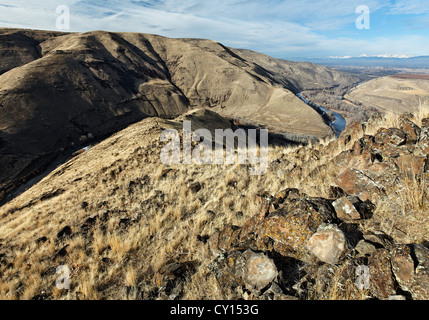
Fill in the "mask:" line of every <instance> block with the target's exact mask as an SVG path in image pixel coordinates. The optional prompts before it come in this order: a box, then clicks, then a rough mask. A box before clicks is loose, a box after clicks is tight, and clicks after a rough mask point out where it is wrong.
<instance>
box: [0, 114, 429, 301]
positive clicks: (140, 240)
mask: <svg viewBox="0 0 429 320" xmlns="http://www.w3.org/2000/svg"><path fill="white" fill-rule="evenodd" d="M428 115H429V113H428V112H427V110H425V111H424V112H422V113H420V114H416V116H415V117H414V118H412V117H411V116H410V115H407V116H403V117H396V116H391V117H387V118H379V119H376V118H374V119H371V121H370V122H368V123H365V124H364V125H362V124H358V123H356V124H354V125H352V126H350V127H349V129H348V130H347V131H345V132H343V134H342V135H341V136H340V138H339V139H337V140H327V141H324V142H323V143H321V144H317V145H314V146H305V147H295V148H284V147H279V146H272V147H270V148H269V164H270V166H269V169H268V172H267V173H266V174H265V175H263V176H252V175H250V174H249V166H248V165H238V164H235V165H214V164H213V165H196V164H193V165H180V164H178V165H171V166H167V165H163V164H162V163H161V162H160V152H161V149H162V148H163V146H164V145H165V142H161V141H160V134H161V132H162V131H163V130H164V129H176V130H181V127H182V122H183V121H184V120H189V121H191V122H192V124H193V129H194V130H195V129H198V128H206V127H207V128H208V129H210V130H211V131H213V129H215V128H219V127H221V128H224V129H226V128H229V127H230V126H231V123H230V122H229V121H225V120H224V119H222V118H220V117H219V116H218V115H216V114H214V113H212V112H211V111H209V110H204V109H202V110H195V111H191V112H188V113H187V114H185V115H183V116H180V117H179V118H177V119H175V120H165V119H160V118H149V119H145V120H143V121H141V122H139V123H136V124H134V125H131V126H129V127H128V128H126V129H125V130H122V131H120V132H118V133H117V134H115V135H113V136H112V137H110V138H108V139H106V140H104V141H103V142H101V143H100V144H98V145H96V146H94V147H93V148H91V149H90V150H88V151H86V152H84V153H82V154H80V155H78V156H76V157H75V158H73V159H71V160H70V161H68V162H67V163H65V164H64V165H62V166H60V167H59V168H58V169H57V170H55V171H53V172H52V173H51V174H49V175H48V176H47V177H46V178H44V179H43V180H42V181H41V182H40V183H38V184H37V185H35V186H33V187H32V188H31V189H29V190H28V191H26V192H25V193H23V194H22V195H20V196H19V197H17V198H15V199H14V200H12V201H11V202H10V203H8V204H7V205H5V206H3V207H0V274H1V282H0V297H1V298H5V299H102V298H105V299H228V298H229V299H367V298H376V299H398V298H401V299H402V298H407V299H428V298H429V296H428V292H429V290H428V288H429V275H428V273H427V270H429V268H428V266H429V260H428V259H427V257H428V256H429V255H428V253H429V249H428V240H429V239H428V238H427V237H428V234H429V233H428V232H429V220H428V215H427V208H428V193H427V187H428V183H427V182H428V171H427V159H428V154H429V119H427V118H425V117H427V116H428ZM394 126H395V127H394ZM58 266H67V267H68V268H69V270H70V272H71V273H70V289H69V290H65V289H58V288H57V287H56V280H57V278H58V276H59V275H58V274H56V270H57V267H58ZM240 266H243V268H240ZM365 266H366V267H368V270H369V271H368V272H369V273H370V277H369V278H367V279H366V280H368V281H369V282H366V280H365V281H363V282H362V286H363V287H362V288H361V289H359V288H358V287H357V285H356V283H358V282H357V279H356V271H357V268H358V267H359V268H361V269H362V268H363V269H362V270H366V269H365V268H364V267H365ZM261 268H264V269H263V270H264V272H262V270H261ZM261 275H263V276H261ZM398 295H399V296H398Z"/></svg>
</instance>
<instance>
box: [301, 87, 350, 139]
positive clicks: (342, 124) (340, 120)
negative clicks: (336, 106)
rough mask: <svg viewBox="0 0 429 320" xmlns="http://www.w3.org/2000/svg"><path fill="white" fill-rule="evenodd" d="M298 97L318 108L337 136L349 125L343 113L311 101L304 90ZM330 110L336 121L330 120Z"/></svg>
mask: <svg viewBox="0 0 429 320" xmlns="http://www.w3.org/2000/svg"><path fill="white" fill-rule="evenodd" d="M297 97H298V98H300V99H301V100H302V101H304V102H305V103H306V104H307V105H309V106H310V107H312V108H313V109H314V110H316V111H317V112H318V113H319V114H320V115H321V116H322V118H323V120H325V122H327V124H328V125H329V126H330V127H331V129H332V130H333V131H334V133H335V135H336V136H337V138H338V137H339V136H340V134H341V132H343V130H344V129H345V128H346V125H347V120H346V119H345V118H344V117H343V116H342V115H341V114H339V113H337V112H334V111H331V110H328V109H326V108H324V107H321V106H318V105H317V104H315V103H314V102H311V101H310V100H308V99H306V98H305V97H304V96H303V95H302V92H300V93H297ZM328 112H329V113H330V114H332V116H333V117H334V118H335V120H334V121H331V120H330V117H329V116H328Z"/></svg>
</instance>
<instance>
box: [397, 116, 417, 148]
mask: <svg viewBox="0 0 429 320" xmlns="http://www.w3.org/2000/svg"><path fill="white" fill-rule="evenodd" d="M399 129H400V130H402V131H403V132H404V133H405V135H406V138H407V143H411V144H414V143H416V142H417V141H419V139H420V134H421V129H420V128H419V127H418V126H417V125H416V124H415V123H414V122H412V121H411V117H409V116H407V115H402V116H401V117H400V118H399Z"/></svg>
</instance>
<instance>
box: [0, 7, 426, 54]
mask: <svg viewBox="0 0 429 320" xmlns="http://www.w3.org/2000/svg"><path fill="white" fill-rule="evenodd" d="M365 2H366V3H365V4H366V5H368V6H369V7H370V9H371V12H377V11H378V10H380V9H381V8H383V6H385V2H384V1H381V0H366V1H365ZM402 2H404V1H396V5H395V7H392V10H393V9H394V8H396V9H395V10H399V8H402V9H401V10H405V7H404V6H401V3H402ZM404 3H405V2H404ZM60 4H65V5H68V6H69V7H70V12H71V19H70V27H71V30H70V31H78V32H81V31H90V30H107V31H132V32H145V33H155V34H161V35H164V36H168V37H193V38H209V39H213V40H216V41H219V42H222V43H223V44H225V45H228V46H232V47H239V48H247V49H252V50H255V51H260V52H263V53H267V54H270V55H274V56H277V57H287V56H289V57H292V56H303V55H306V56H309V55H311V56H330V55H335V56H337V55H343V56H356V55H359V54H361V53H362V51H364V52H366V53H367V54H372V55H375V54H379V55H382V54H385V53H386V51H387V50H386V49H388V50H389V51H388V52H390V54H396V55H401V54H407V55H410V54H412V55H422V54H425V52H426V54H427V53H428V52H429V45H427V43H429V42H428V41H427V39H426V38H423V37H421V36H420V37H419V36H409V37H405V36H404V37H401V38H388V37H385V38H376V39H365V38H358V39H357V40H356V39H352V38H351V37H352V36H353V35H350V36H349V37H336V38H330V37H328V35H327V34H326V30H340V31H341V30H342V29H343V27H344V26H347V25H354V21H355V20H354V19H355V18H356V13H355V9H356V7H357V6H358V5H360V4H362V1H361V0H319V1H312V0H302V1H300V2H296V1H292V0H286V1H279V0H267V1H263V2H262V1H260V0H216V1H212V0H211V1H209V0H188V1H180V0H146V1H138V0H123V1H120V0H106V1H104V0H84V1H83V0H80V1H78V0H58V1H55V0H45V1H38V3H37V4H36V3H35V2H34V1H33V0H13V1H12V0H3V1H2V5H6V6H3V7H0V26H3V27H23V28H36V29H49V30H55V22H56V19H57V14H56V12H55V9H56V7H57V6H58V5H60ZM407 10H410V7H409V8H408V9H407ZM355 38H356V37H355ZM404 50H405V51H407V52H404Z"/></svg>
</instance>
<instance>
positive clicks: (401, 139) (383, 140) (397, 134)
mask: <svg viewBox="0 0 429 320" xmlns="http://www.w3.org/2000/svg"><path fill="white" fill-rule="evenodd" d="M374 140H375V143H378V144H381V145H387V144H390V145H392V146H395V147H399V146H401V145H404V144H405V143H406V142H407V135H406V134H405V132H404V131H402V130H401V129H398V128H389V129H386V128H380V129H379V130H378V131H377V133H376V134H375V136H374Z"/></svg>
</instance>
